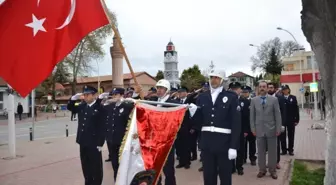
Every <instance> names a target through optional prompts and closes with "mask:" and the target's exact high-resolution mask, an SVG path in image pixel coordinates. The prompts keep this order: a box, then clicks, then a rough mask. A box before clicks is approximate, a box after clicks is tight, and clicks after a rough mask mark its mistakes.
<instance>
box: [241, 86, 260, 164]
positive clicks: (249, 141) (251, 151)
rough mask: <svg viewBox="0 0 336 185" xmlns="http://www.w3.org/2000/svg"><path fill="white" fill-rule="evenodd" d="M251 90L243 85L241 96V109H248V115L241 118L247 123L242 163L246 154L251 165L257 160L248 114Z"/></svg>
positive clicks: (254, 138) (254, 140) (245, 158)
mask: <svg viewBox="0 0 336 185" xmlns="http://www.w3.org/2000/svg"><path fill="white" fill-rule="evenodd" d="M251 91H252V89H251V87H249V86H244V87H243V88H242V98H244V99H245V102H244V109H243V110H246V111H248V114H247V115H248V116H247V117H245V118H243V120H242V121H243V122H244V123H245V122H246V123H247V122H248V125H247V126H246V130H247V135H246V134H245V135H246V137H245V147H244V150H245V157H244V163H246V161H247V156H248V157H249V159H250V162H251V165H252V166H255V165H256V160H257V157H256V137H255V136H254V135H253V134H252V132H251V128H250V116H249V115H250V113H249V112H250V104H251V99H250V92H251ZM246 118H247V119H246ZM244 125H245V124H244ZM247 151H248V154H247Z"/></svg>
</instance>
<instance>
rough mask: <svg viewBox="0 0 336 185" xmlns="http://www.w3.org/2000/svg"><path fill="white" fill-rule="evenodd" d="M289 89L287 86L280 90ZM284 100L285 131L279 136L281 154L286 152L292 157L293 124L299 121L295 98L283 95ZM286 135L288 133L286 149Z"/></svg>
mask: <svg viewBox="0 0 336 185" xmlns="http://www.w3.org/2000/svg"><path fill="white" fill-rule="evenodd" d="M284 89H289V86H288V85H285V86H283V87H282V90H284ZM283 99H284V104H285V105H284V114H283V116H284V118H282V119H283V120H284V121H283V124H284V126H285V131H284V132H283V133H282V134H281V150H282V153H283V154H286V153H287V152H288V153H289V154H290V155H294V153H293V152H294V136H295V123H299V121H300V113H299V106H298V103H297V99H296V96H294V95H291V94H289V95H288V96H285V95H283ZM287 133H288V147H287V142H286V140H287V136H286V135H287Z"/></svg>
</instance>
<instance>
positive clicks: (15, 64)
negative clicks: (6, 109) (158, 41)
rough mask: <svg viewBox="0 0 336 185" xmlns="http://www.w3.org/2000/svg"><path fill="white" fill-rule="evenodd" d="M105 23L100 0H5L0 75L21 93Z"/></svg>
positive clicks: (0, 18)
mask: <svg viewBox="0 0 336 185" xmlns="http://www.w3.org/2000/svg"><path fill="white" fill-rule="evenodd" d="M108 23H109V22H108V19H107V17H106V15H105V12H104V9H103V6H102V4H101V2H100V0H53V1H52V0H42V1H41V0H6V1H4V2H3V3H2V4H1V5H0V77H2V78H3V79H4V80H5V81H6V82H7V83H9V84H10V85H11V86H12V87H13V89H15V91H17V92H18V93H19V94H20V95H21V96H23V97H25V96H26V95H27V94H28V93H30V92H31V90H32V89H34V88H35V87H37V86H38V85H39V84H40V83H41V82H42V81H43V80H45V79H46V78H47V77H48V76H49V75H50V73H51V72H52V71H53V69H54V67H55V65H56V64H57V63H58V62H60V61H62V60H63V59H64V58H65V57H66V56H67V55H68V54H69V53H70V52H71V51H72V50H73V49H74V48H75V47H76V45H77V44H78V43H79V42H80V41H81V40H82V39H83V38H84V37H85V36H86V35H88V34H89V33H90V32H91V31H93V30H95V29H97V28H99V27H101V26H104V25H106V24H108Z"/></svg>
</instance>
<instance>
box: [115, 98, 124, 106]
mask: <svg viewBox="0 0 336 185" xmlns="http://www.w3.org/2000/svg"><path fill="white" fill-rule="evenodd" d="M123 101H124V98H120V100H119V101H117V102H116V106H117V107H118V106H119V105H121V103H122V102H123Z"/></svg>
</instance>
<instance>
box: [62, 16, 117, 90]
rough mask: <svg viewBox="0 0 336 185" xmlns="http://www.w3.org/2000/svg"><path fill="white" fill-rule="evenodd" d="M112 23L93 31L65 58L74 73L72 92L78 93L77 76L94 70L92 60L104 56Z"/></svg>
mask: <svg viewBox="0 0 336 185" xmlns="http://www.w3.org/2000/svg"><path fill="white" fill-rule="evenodd" d="M109 16H110V18H111V19H112V21H113V23H114V24H115V25H117V19H116V16H115V14H114V13H111V12H109ZM111 30H112V29H111V25H110V24H108V25H106V26H104V27H102V28H100V29H97V30H95V31H93V32H91V33H90V34H89V35H87V36H86V37H84V39H83V40H81V41H80V42H79V44H78V45H77V46H76V47H75V49H74V50H73V51H72V52H71V53H70V54H69V55H68V56H67V57H66V58H65V60H64V62H65V63H66V64H67V65H69V67H70V69H71V73H72V83H71V84H72V87H71V90H72V94H75V93H76V84H77V77H78V75H79V74H87V73H88V72H89V71H91V70H92V66H91V62H92V61H94V60H100V59H102V58H103V57H104V55H105V53H104V50H103V47H102V46H103V44H104V43H105V40H106V37H107V36H109V35H111V34H112V31H111Z"/></svg>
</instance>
